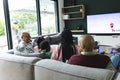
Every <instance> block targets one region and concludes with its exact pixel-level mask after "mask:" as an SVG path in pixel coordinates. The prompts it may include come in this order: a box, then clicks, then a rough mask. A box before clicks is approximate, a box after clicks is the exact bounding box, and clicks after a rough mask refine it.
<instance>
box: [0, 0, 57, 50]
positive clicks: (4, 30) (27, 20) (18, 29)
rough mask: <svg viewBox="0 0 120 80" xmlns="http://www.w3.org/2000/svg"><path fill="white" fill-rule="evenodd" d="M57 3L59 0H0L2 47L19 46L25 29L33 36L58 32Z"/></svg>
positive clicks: (0, 37)
mask: <svg viewBox="0 0 120 80" xmlns="http://www.w3.org/2000/svg"><path fill="white" fill-rule="evenodd" d="M56 3H57V0H56V1H52V0H29V1H28V0H0V15H1V16H0V39H2V41H1V42H0V49H2V50H3V48H6V49H12V48H14V47H15V46H17V44H18V42H19V40H20V37H21V33H22V32H24V31H27V32H29V33H30V35H31V36H32V37H36V36H38V35H41V34H42V35H43V34H45V35H47V34H54V33H56V32H57V31H58V30H57V29H58V21H57V20H56V19H57V17H58V16H57V10H55V9H56V6H57V4H56ZM3 5H4V8H3ZM36 7H37V8H36ZM3 12H5V13H3ZM4 15H5V16H4ZM4 17H5V18H4ZM4 24H5V25H6V26H4Z"/></svg>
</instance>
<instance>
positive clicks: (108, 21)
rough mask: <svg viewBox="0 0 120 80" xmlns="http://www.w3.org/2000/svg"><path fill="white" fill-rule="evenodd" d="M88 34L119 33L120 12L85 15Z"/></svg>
mask: <svg viewBox="0 0 120 80" xmlns="http://www.w3.org/2000/svg"><path fill="white" fill-rule="evenodd" d="M87 33H88V34H120V13H107V14H97V15H87Z"/></svg>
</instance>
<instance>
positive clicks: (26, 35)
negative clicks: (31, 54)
mask: <svg viewBox="0 0 120 80" xmlns="http://www.w3.org/2000/svg"><path fill="white" fill-rule="evenodd" d="M21 39H22V40H23V41H25V42H26V43H29V42H30V39H31V36H30V34H29V33H28V32H23V33H22V35H21Z"/></svg>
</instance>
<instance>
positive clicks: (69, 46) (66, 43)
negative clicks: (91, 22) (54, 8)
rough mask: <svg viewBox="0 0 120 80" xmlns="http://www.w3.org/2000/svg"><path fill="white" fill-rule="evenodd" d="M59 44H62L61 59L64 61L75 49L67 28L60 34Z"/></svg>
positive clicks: (74, 52)
mask: <svg viewBox="0 0 120 80" xmlns="http://www.w3.org/2000/svg"><path fill="white" fill-rule="evenodd" d="M61 46H62V59H63V60H62V61H63V62H65V61H66V60H68V59H69V58H70V57H71V56H72V55H73V54H76V50H75V49H74V48H73V47H75V45H74V43H73V37H72V32H71V31H70V30H68V29H65V30H64V31H63V32H62V34H61Z"/></svg>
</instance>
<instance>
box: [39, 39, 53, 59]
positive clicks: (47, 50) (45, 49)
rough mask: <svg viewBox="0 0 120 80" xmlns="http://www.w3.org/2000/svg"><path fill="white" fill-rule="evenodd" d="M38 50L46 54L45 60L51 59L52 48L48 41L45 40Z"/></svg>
mask: <svg viewBox="0 0 120 80" xmlns="http://www.w3.org/2000/svg"><path fill="white" fill-rule="evenodd" d="M38 48H39V49H40V52H43V53H45V54H44V58H45V59H50V57H51V51H50V50H51V48H50V44H49V42H48V41H46V40H43V41H42V42H41V43H40V44H39V45H38Z"/></svg>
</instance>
